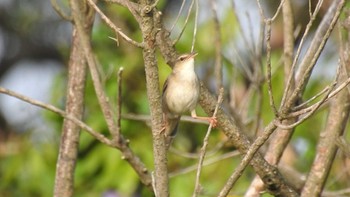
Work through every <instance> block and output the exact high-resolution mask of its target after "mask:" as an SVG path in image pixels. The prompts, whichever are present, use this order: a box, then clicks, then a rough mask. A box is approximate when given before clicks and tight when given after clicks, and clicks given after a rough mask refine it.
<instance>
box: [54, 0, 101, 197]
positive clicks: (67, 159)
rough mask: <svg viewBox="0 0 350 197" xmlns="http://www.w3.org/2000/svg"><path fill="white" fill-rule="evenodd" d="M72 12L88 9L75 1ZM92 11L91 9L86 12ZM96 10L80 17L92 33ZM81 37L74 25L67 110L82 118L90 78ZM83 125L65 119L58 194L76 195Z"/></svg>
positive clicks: (60, 150) (57, 174)
mask: <svg viewBox="0 0 350 197" xmlns="http://www.w3.org/2000/svg"><path fill="white" fill-rule="evenodd" d="M71 8H72V12H74V11H75V10H76V9H84V3H83V2H80V3H76V4H75V3H72V2H71ZM85 13H89V12H87V11H86V12H85ZM93 18H94V14H93V13H90V15H83V14H82V15H81V16H80V18H79V19H77V18H73V20H82V23H83V24H86V26H85V28H84V31H85V32H86V34H88V35H89V34H90V33H91V29H92V25H93ZM79 40H80V38H79V35H78V34H77V31H76V27H75V26H74V29H73V41H72V42H73V43H72V49H71V54H70V59H69V65H68V85H67V93H66V94H67V100H66V113H67V114H71V115H72V116H74V117H76V118H77V119H78V120H81V119H82V117H83V110H84V90H85V80H86V71H87V69H86V61H85V58H84V54H83V53H82V51H81V44H80V41H79ZM79 136H80V127H79V126H78V125H77V124H75V123H74V122H73V121H71V120H69V119H64V122H63V126H62V136H61V142H60V149H59V154H58V159H57V164H56V176H55V188H54V196H57V197H58V196H67V197H69V196H72V195H73V191H74V170H75V164H76V161H77V155H78V149H79Z"/></svg>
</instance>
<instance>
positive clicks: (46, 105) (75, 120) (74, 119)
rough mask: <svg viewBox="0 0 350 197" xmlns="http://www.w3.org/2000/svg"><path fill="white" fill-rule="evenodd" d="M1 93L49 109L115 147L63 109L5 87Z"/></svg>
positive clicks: (1, 88)
mask: <svg viewBox="0 0 350 197" xmlns="http://www.w3.org/2000/svg"><path fill="white" fill-rule="evenodd" d="M0 93H3V94H7V95H9V96H12V97H16V98H18V99H20V100H22V101H25V102H27V103H30V104H32V105H35V106H38V107H40V108H43V109H47V110H49V111H52V112H54V113H56V114H59V115H61V116H62V117H64V118H66V119H68V120H70V121H72V122H74V124H76V125H78V126H79V127H80V128H82V129H84V130H86V131H87V132H88V133H89V134H91V135H92V136H93V137H95V138H96V139H97V140H99V141H100V142H102V143H103V144H106V145H108V146H111V147H114V145H113V143H112V141H111V140H109V139H108V138H106V137H105V136H104V135H102V134H100V133H99V132H97V131H95V130H93V129H92V128H91V127H89V126H88V125H86V124H85V123H84V122H82V121H81V120H79V119H77V118H76V117H74V116H72V115H71V114H67V113H66V112H65V111H63V110H61V109H59V108H57V107H55V106H53V105H50V104H45V103H42V102H40V101H37V100H34V99H31V98H28V97H26V96H24V95H21V94H18V93H16V92H13V91H11V90H8V89H5V88H3V87H0Z"/></svg>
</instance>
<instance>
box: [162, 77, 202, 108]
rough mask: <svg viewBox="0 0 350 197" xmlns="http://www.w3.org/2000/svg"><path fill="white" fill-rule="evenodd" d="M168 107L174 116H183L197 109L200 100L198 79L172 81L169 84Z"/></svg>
mask: <svg viewBox="0 0 350 197" xmlns="http://www.w3.org/2000/svg"><path fill="white" fill-rule="evenodd" d="M168 90H171V91H168V92H167V95H166V97H167V99H166V101H167V106H168V108H169V110H170V111H171V112H172V113H174V114H183V113H185V112H187V111H191V110H193V109H194V108H195V107H196V104H197V102H198V98H199V83H198V79H197V77H196V76H195V78H192V79H188V78H187V79H186V80H184V79H182V80H172V81H171V83H169V84H168Z"/></svg>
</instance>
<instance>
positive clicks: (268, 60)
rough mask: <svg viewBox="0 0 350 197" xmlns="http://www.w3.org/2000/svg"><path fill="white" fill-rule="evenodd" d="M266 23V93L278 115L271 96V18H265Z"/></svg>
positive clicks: (276, 115) (274, 111)
mask: <svg viewBox="0 0 350 197" xmlns="http://www.w3.org/2000/svg"><path fill="white" fill-rule="evenodd" d="M265 23H266V65H267V87H268V93H269V100H270V107H271V108H272V110H273V113H274V114H275V117H278V116H279V115H278V111H277V108H276V105H275V100H274V98H273V93H272V82H271V43H270V38H271V20H270V19H267V20H266V21H265Z"/></svg>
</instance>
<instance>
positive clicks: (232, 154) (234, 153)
mask: <svg viewBox="0 0 350 197" xmlns="http://www.w3.org/2000/svg"><path fill="white" fill-rule="evenodd" d="M238 155H240V153H239V151H237V150H235V151H232V152H228V153H225V154H222V155H220V156H218V157H215V158H211V159H207V160H205V161H204V162H203V166H208V165H212V164H215V163H217V162H219V161H222V160H224V159H228V158H231V157H235V156H238ZM197 169H198V164H195V165H192V166H189V167H186V168H183V169H180V170H178V171H175V172H172V173H170V174H169V177H170V178H173V177H176V176H179V175H183V174H187V173H190V172H193V171H195V170H197Z"/></svg>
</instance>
